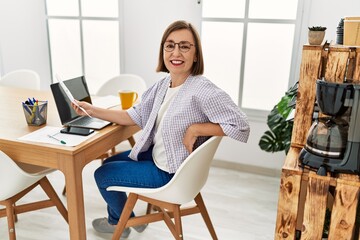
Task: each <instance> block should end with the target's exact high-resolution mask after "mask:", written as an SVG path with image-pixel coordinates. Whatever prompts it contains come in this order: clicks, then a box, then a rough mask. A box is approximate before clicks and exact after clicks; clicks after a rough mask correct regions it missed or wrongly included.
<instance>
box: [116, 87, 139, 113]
mask: <svg viewBox="0 0 360 240" xmlns="http://www.w3.org/2000/svg"><path fill="white" fill-rule="evenodd" d="M119 97H120V102H121V108H122V109H124V110H126V109H129V108H131V107H132V106H133V104H134V102H136V100H137V99H138V94H137V92H134V91H131V90H119Z"/></svg>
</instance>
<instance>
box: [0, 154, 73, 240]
mask: <svg viewBox="0 0 360 240" xmlns="http://www.w3.org/2000/svg"><path fill="white" fill-rule="evenodd" d="M53 171H54V170H53V169H49V168H43V167H38V166H33V165H30V164H19V165H18V164H17V163H15V162H14V161H13V160H12V159H11V158H10V157H9V156H7V155H6V154H5V153H4V152H2V151H0V205H3V206H5V209H1V210H0V217H5V216H6V217H7V221H8V231H9V239H10V240H15V239H16V233H15V221H16V220H17V214H20V213H24V212H29V211H34V210H38V209H42V208H47V207H52V206H56V208H57V209H58V211H59V212H60V214H61V215H62V216H63V217H64V219H65V221H66V222H68V213H67V210H66V208H65V207H64V205H63V203H62V202H61V200H60V199H59V197H58V195H57V194H56V192H55V190H54V189H53V187H52V186H51V184H50V182H49V180H48V179H47V177H46V175H47V174H49V173H51V172H53ZM38 185H40V186H41V187H42V189H43V190H44V192H45V193H46V194H47V196H48V197H49V199H48V200H43V201H37V202H32V203H28V204H22V205H15V202H17V201H18V200H19V199H20V198H22V197H23V196H24V195H26V194H27V193H28V192H30V191H31V190H32V189H33V188H35V187H36V186H38Z"/></svg>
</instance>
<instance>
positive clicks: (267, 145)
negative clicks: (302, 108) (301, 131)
mask: <svg viewBox="0 0 360 240" xmlns="http://www.w3.org/2000/svg"><path fill="white" fill-rule="evenodd" d="M297 89H298V83H296V84H295V85H294V86H292V87H291V88H290V89H289V90H288V91H287V92H286V93H285V95H284V96H283V97H282V98H281V100H280V101H279V102H278V104H276V105H275V106H274V108H273V109H272V110H271V112H270V114H269V115H268V117H267V125H268V127H269V130H267V131H266V132H265V133H264V134H263V136H262V137H261V138H260V141H259V147H260V148H261V149H262V150H264V151H266V152H281V151H285V153H286V154H287V152H288V151H289V149H290V143H291V134H292V128H293V119H292V118H290V119H288V117H289V115H290V113H291V111H293V109H294V107H295V100H296V94H297Z"/></svg>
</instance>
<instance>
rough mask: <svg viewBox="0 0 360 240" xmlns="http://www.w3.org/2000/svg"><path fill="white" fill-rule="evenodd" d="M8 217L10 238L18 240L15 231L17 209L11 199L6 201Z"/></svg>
mask: <svg viewBox="0 0 360 240" xmlns="http://www.w3.org/2000/svg"><path fill="white" fill-rule="evenodd" d="M5 204H6V205H5V207H6V217H7V222H8V231H9V239H10V240H16V232H15V219H14V215H15V210H14V207H13V203H12V202H11V201H6V203H5Z"/></svg>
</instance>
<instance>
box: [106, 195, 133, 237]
mask: <svg viewBox="0 0 360 240" xmlns="http://www.w3.org/2000/svg"><path fill="white" fill-rule="evenodd" d="M137 199H138V195H137V194H135V193H130V194H129V196H128V199H127V201H126V203H125V206H124V209H123V212H122V213H121V216H120V219H119V222H118V223H117V225H116V228H115V231H114V234H113V236H112V240H119V239H120V237H121V234H122V232H123V231H124V229H125V227H126V224H127V221H128V220H129V218H130V215H131V213H132V211H133V209H134V207H135V204H136V201H137Z"/></svg>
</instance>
